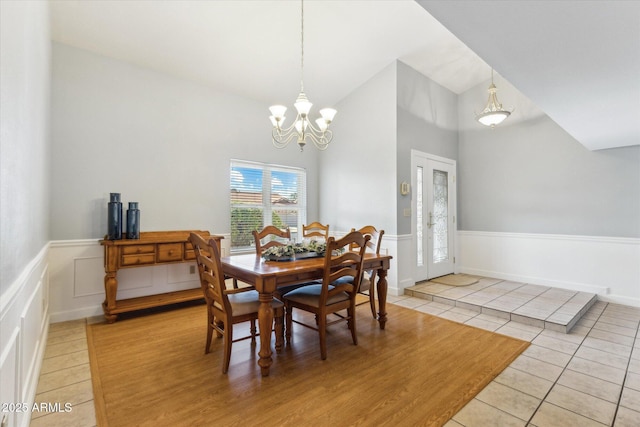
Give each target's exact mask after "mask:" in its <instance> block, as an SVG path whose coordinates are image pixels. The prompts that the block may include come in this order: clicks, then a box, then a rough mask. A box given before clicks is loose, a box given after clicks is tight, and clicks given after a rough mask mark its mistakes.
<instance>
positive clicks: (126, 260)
mask: <svg viewBox="0 0 640 427" xmlns="http://www.w3.org/2000/svg"><path fill="white" fill-rule="evenodd" d="M155 262H156V255H155V254H141V255H123V256H122V266H123V267H124V266H129V265H145V264H155Z"/></svg>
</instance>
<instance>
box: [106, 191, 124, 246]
mask: <svg viewBox="0 0 640 427" xmlns="http://www.w3.org/2000/svg"><path fill="white" fill-rule="evenodd" d="M110 198H111V201H110V202H109V203H108V204H107V216H108V218H107V223H108V224H107V239H109V240H120V239H122V202H120V193H110Z"/></svg>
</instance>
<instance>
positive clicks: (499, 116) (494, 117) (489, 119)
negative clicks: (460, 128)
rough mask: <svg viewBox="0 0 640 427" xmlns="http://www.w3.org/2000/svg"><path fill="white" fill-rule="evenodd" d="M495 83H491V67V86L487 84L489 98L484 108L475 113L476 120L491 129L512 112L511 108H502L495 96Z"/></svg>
mask: <svg viewBox="0 0 640 427" xmlns="http://www.w3.org/2000/svg"><path fill="white" fill-rule="evenodd" d="M496 92H497V89H496V85H495V84H493V68H492V69H491V86H489V100H488V101H487V106H486V107H484V110H482V112H481V113H480V114H476V120H477V121H479V122H480V123H482V124H483V125H485V126H491V128H492V129H493V128H494V127H496V125H499V124H500V123H502V122H503V121H504V119H506V118H507V117H509V115H510V114H511V113H512V112H513V110H511V111H508V110H505V109H503V108H502V104H500V102H498V97H497V96H496Z"/></svg>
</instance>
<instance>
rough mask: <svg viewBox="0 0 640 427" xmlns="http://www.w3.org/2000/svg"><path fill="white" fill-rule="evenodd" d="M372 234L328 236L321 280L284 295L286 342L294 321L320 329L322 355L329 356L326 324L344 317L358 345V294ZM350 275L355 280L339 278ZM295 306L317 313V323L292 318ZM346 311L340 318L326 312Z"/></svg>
mask: <svg viewBox="0 0 640 427" xmlns="http://www.w3.org/2000/svg"><path fill="white" fill-rule="evenodd" d="M370 239H371V236H363V235H362V233H359V232H357V231H353V232H351V233H349V234H347V235H346V236H344V237H343V238H342V239H339V240H335V238H333V237H329V240H328V241H327V251H326V253H325V256H324V272H323V277H322V282H321V283H319V284H312V285H308V286H304V287H302V288H298V289H295V290H293V291H291V292H288V293H287V294H285V295H284V297H283V298H284V303H285V307H286V320H287V322H286V331H287V332H286V335H287V343H290V342H291V328H292V326H293V323H294V322H295V323H298V324H300V325H303V326H305V327H308V328H311V329H314V330H316V331H318V333H319V335H320V357H321V358H322V360H325V359H326V358H327V326H328V325H330V324H333V323H336V322H340V321H342V320H346V321H347V325H348V326H349V330H350V331H351V338H352V340H353V344H354V345H357V344H358V337H357V335H356V311H355V308H356V295H357V293H358V287H359V286H360V279H361V278H362V265H363V261H364V253H365V250H366V247H367V242H368V241H369V240H370ZM356 246H357V247H358V248H359V250H357V251H356V250H353V251H352V250H348V249H349V248H350V247H356ZM343 248H344V249H347V250H344V251H343V252H341V253H340V254H337V255H332V253H334V251H337V250H339V249H343ZM347 276H350V277H352V278H353V280H350V281H340V279H341V278H343V277H347ZM293 308H297V309H300V310H304V311H307V312H310V313H313V314H315V317H316V325H309V324H306V323H303V322H301V321H298V320H293ZM342 310H346V311H347V315H346V316H340V317H339V318H338V319H337V320H333V321H331V322H328V321H327V315H329V314H331V313H337V312H340V311H342Z"/></svg>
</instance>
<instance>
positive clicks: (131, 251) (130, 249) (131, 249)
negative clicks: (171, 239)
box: [122, 245, 156, 255]
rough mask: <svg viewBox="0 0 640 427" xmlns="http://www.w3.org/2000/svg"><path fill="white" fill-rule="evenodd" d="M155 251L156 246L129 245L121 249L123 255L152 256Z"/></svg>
mask: <svg viewBox="0 0 640 427" xmlns="http://www.w3.org/2000/svg"><path fill="white" fill-rule="evenodd" d="M155 251H156V245H130V246H123V247H122V254H123V255H136V254H152V253H155Z"/></svg>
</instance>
